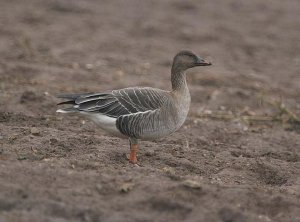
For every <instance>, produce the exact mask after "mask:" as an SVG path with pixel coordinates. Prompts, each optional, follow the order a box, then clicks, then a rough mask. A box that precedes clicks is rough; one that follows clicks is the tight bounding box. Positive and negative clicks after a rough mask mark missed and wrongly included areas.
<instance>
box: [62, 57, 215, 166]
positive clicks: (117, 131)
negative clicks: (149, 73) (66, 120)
mask: <svg viewBox="0 0 300 222" xmlns="http://www.w3.org/2000/svg"><path fill="white" fill-rule="evenodd" d="M208 65H211V63H210V62H207V61H205V60H204V59H202V58H200V57H199V56H197V55H195V54H194V53H192V52H191V51H181V52H179V53H178V54H177V55H176V56H175V57H174V59H173V65H172V69H171V84H172V90H171V91H165V90H161V89H155V88H150V87H130V88H125V89H119V90H112V91H106V92H100V93H84V94H64V95H60V96H58V97H59V98H62V99H65V100H66V101H64V102H61V103H59V105H62V104H69V105H71V106H70V107H67V108H64V109H59V110H57V112H59V113H74V112H75V113H79V114H82V115H85V116H86V117H88V118H90V119H91V120H92V121H94V122H95V123H96V124H97V125H99V127H100V128H102V129H103V130H106V131H107V132H109V133H111V134H113V135H115V136H119V137H126V138H129V141H130V151H131V152H130V158H129V159H130V163H133V164H136V163H137V158H136V153H137V149H138V141H139V140H151V139H158V138H161V137H164V136H167V135H169V134H171V133H173V132H175V131H176V130H177V129H179V128H180V127H181V125H182V124H183V123H184V121H185V119H186V116H187V113H188V110H189V106H190V101H191V98H190V93H189V89H188V87H187V83H186V72H185V71H186V70H187V69H189V68H193V67H195V66H208Z"/></svg>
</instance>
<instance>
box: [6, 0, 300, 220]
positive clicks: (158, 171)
mask: <svg viewBox="0 0 300 222" xmlns="http://www.w3.org/2000/svg"><path fill="white" fill-rule="evenodd" d="M299 15H300V3H299V1H298V0H294V1H293V0H290V1H280V0H276V1H275V0H274V1H273V0H272V1H271V0H266V1H261V0H252V1H248V0H242V1H241V0H222V1H171V0H164V1H139V0H130V1H108V0H107V1H96V0H89V1H85V0H76V1H67V0H51V1H50V0H49V1H38V0H27V1H23V0H9V1H1V2H0V221H1V222H2V221H3V222H6V221H7V222H11V221H17V222H20V221H22V222H23V221H33V222H34V221H38V222H41V221H57V222H58V221H59V222H64V221H122V222H123V221H171V220H172V221H224V222H229V221H266V222H268V221H300V210H299V209H300V152H299V149H300V136H299V132H300V130H299V124H297V122H295V121H294V122H293V121H291V120H293V119H295V118H292V116H293V115H292V114H289V115H287V114H286V113H287V112H286V109H281V110H282V111H283V115H279V113H280V112H279V111H280V107H279V106H274V105H270V104H269V103H268V101H281V102H282V103H284V104H285V106H286V107H287V108H288V110H290V111H292V112H293V113H294V114H297V115H299V110H300V103H299V101H300V93H299V92H300V75H299V70H300V44H299V36H300V20H299ZM180 49H192V50H193V51H195V52H197V53H198V54H200V55H201V56H202V57H204V58H208V59H210V60H211V61H212V62H213V64H214V66H212V67H205V68H196V69H193V70H191V71H189V75H188V82H189V85H190V90H191V95H192V106H191V110H190V114H189V117H188V118H187V121H186V123H185V125H184V126H183V127H182V128H181V129H180V130H179V131H178V132H176V133H175V134H173V135H172V136H169V137H167V138H165V139H162V140H160V141H153V142H142V144H141V149H140V152H139V160H140V164H141V165H142V166H141V167H139V168H138V167H133V166H131V165H130V164H128V162H127V160H126V154H127V153H128V151H129V147H128V141H126V140H123V139H119V138H115V137H111V136H109V135H106V134H105V133H104V132H102V131H100V130H98V129H96V127H95V126H94V125H93V124H92V123H91V122H89V121H86V122H85V121H84V120H83V119H82V118H81V117H77V116H62V115H57V114H56V113H55V110H56V108H57V107H56V103H57V102H58V101H59V100H57V99H56V98H55V95H56V94H58V93H62V92H88V91H102V90H106V89H115V88H121V87H127V86H134V85H140V86H153V87H157V88H164V89H169V88H170V82H169V77H170V75H169V73H170V64H171V61H172V57H173V56H174V54H175V53H176V52H177V51H179V50H180ZM281 108H282V106H281ZM272 116H276V118H277V119H276V120H274V121H269V120H268V121H266V120H265V119H268V118H269V117H272ZM213 117H214V118H213ZM294 117H296V116H294ZM245 118H248V119H249V118H252V119H253V120H252V121H249V120H248V121H246V119H245ZM259 118H262V119H263V120H261V121H258V119H259Z"/></svg>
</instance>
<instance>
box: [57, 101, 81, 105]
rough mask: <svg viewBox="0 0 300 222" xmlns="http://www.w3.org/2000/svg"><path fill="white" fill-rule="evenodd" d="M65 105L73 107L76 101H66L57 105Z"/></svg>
mask: <svg viewBox="0 0 300 222" xmlns="http://www.w3.org/2000/svg"><path fill="white" fill-rule="evenodd" d="M63 104H71V105H75V104H76V103H75V101H74V100H70V101H65V102H60V103H57V105H63Z"/></svg>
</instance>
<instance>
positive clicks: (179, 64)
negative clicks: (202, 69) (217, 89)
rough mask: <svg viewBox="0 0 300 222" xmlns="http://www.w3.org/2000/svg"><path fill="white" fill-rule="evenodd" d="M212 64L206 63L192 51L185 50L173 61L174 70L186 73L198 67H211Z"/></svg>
mask: <svg viewBox="0 0 300 222" xmlns="http://www.w3.org/2000/svg"><path fill="white" fill-rule="evenodd" d="M210 65H211V63H210V62H208V61H205V60H204V59H202V58H201V57H199V56H197V55H196V54H194V53H193V52H191V51H188V50H183V51H180V52H179V53H177V54H176V55H175V57H174V59H173V66H172V68H173V69H175V70H180V71H185V70H187V69H190V68H193V67H196V66H210Z"/></svg>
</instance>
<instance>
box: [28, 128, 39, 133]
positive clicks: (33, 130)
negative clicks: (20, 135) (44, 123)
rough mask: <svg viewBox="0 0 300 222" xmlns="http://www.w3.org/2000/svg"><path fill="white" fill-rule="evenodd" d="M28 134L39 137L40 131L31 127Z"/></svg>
mask: <svg viewBox="0 0 300 222" xmlns="http://www.w3.org/2000/svg"><path fill="white" fill-rule="evenodd" d="M30 133H31V134H32V135H39V134H40V130H39V129H38V128H36V127H32V128H31V129H30Z"/></svg>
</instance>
